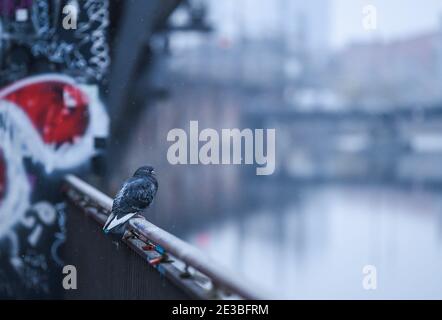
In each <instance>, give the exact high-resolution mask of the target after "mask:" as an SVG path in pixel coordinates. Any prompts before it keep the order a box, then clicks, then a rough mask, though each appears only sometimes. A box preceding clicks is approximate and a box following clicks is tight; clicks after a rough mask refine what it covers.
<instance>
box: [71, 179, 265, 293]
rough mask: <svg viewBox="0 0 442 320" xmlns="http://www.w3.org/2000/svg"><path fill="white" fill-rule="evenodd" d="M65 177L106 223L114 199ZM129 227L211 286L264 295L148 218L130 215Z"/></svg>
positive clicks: (79, 181)
mask: <svg viewBox="0 0 442 320" xmlns="http://www.w3.org/2000/svg"><path fill="white" fill-rule="evenodd" d="M65 181H66V183H67V185H68V186H69V187H71V188H73V189H75V190H76V191H77V192H79V193H81V194H83V195H84V197H86V198H87V202H88V203H89V205H90V202H93V203H95V204H96V205H98V206H99V207H100V208H99V209H100V210H99V212H97V214H95V215H94V218H95V219H96V220H97V221H98V222H99V223H100V224H101V225H104V222H105V219H106V215H105V214H104V213H106V214H108V213H109V212H110V210H111V208H112V199H111V198H110V197H109V196H107V195H106V194H104V193H102V192H101V191H99V190H97V189H95V188H94V187H92V186H91V185H89V184H88V183H86V182H84V181H83V180H81V179H79V178H78V177H76V176H74V175H71V174H69V175H67V176H66V177H65ZM85 201H86V200H85ZM128 229H129V230H131V231H133V232H134V233H135V234H136V235H138V236H140V238H145V239H144V240H147V241H149V242H152V243H154V244H156V245H159V246H160V247H162V248H163V249H164V250H165V253H167V255H169V254H170V255H172V256H173V257H174V258H176V259H177V260H179V261H181V262H182V265H184V267H185V270H184V272H187V270H188V267H192V268H193V269H195V270H197V271H198V272H200V273H201V274H203V275H204V276H206V277H208V278H209V279H210V280H211V282H212V286H213V288H212V290H213V289H216V288H220V289H223V290H226V291H227V292H228V293H230V294H233V295H236V296H238V297H239V298H243V299H263V298H264V297H262V296H261V294H258V292H259V291H258V290H256V289H252V286H251V285H250V284H246V282H245V281H244V280H240V279H238V278H237V277H235V276H234V275H233V274H231V273H228V272H226V269H224V268H222V267H221V266H219V265H218V264H217V263H215V262H214V261H212V260H211V259H210V258H209V257H208V256H207V255H206V254H204V253H203V252H202V251H200V250H199V249H197V248H196V247H194V246H191V245H190V244H188V243H186V242H184V241H183V240H181V239H179V238H177V237H176V236H174V235H172V234H170V233H169V232H167V231H165V230H163V229H161V228H159V227H157V226H155V225H154V224H152V223H150V222H148V221H147V220H146V219H144V218H134V219H131V220H130V221H129V226H128ZM133 249H134V250H135V251H137V253H140V250H139V248H138V250H137V248H133Z"/></svg>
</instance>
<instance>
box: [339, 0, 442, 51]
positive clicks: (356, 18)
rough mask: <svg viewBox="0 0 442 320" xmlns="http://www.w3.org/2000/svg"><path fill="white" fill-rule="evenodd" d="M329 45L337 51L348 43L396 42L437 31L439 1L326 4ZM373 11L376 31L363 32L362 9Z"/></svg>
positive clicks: (370, 0) (375, 0) (358, 0)
mask: <svg viewBox="0 0 442 320" xmlns="http://www.w3.org/2000/svg"><path fill="white" fill-rule="evenodd" d="M330 1H332V6H331V10H332V12H331V39H330V40H331V44H332V46H333V47H340V46H342V45H343V44H345V43H348V42H349V41H351V40H361V39H370V38H372V37H378V38H379V37H380V38H384V39H391V38H398V37H404V36H409V35H411V34H418V33H421V32H425V31H428V30H434V29H436V28H437V27H438V23H439V19H440V18H441V17H442V0H330ZM368 4H372V5H374V6H375V7H376V8H377V13H378V15H377V16H378V19H377V20H378V29H377V30H376V31H374V32H373V31H372V32H367V31H365V30H364V29H363V27H362V23H361V21H362V16H363V15H362V8H363V7H364V6H365V5H368Z"/></svg>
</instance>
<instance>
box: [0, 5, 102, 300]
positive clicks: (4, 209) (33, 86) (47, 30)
mask: <svg viewBox="0 0 442 320" xmlns="http://www.w3.org/2000/svg"><path fill="white" fill-rule="evenodd" d="M67 4H73V5H75V6H76V7H78V17H77V18H78V19H77V21H76V22H77V28H76V29H70V30H65V29H64V28H63V26H62V21H63V17H64V15H63V7H64V6H65V5H67ZM108 27H109V0H84V1H76V0H2V1H0V86H3V88H1V87H0V297H2V296H11V294H12V293H14V295H15V296H16V295H17V293H22V297H27V296H29V294H30V295H31V296H36V297H40V296H41V295H45V296H46V295H48V294H49V295H50V294H51V293H52V291H53V290H52V289H53V287H54V286H55V284H54V283H56V285H58V286H60V281H59V280H60V279H56V280H54V279H52V278H53V276H52V277H50V276H49V274H54V273H58V271H59V269H60V268H61V266H62V265H64V263H63V259H62V251H63V250H62V247H63V243H64V242H65V240H66V223H67V221H66V219H67V217H66V212H65V210H66V208H65V207H64V205H63V203H62V199H61V197H60V192H59V189H60V182H61V177H62V175H63V174H64V173H65V172H67V171H73V170H75V171H77V170H87V169H88V167H87V166H88V165H90V160H91V158H92V157H95V156H96V155H97V154H99V152H100V150H97V147H96V145H97V141H99V142H100V145H102V143H101V142H102V139H105V138H106V137H107V135H108V126H109V123H108V122H109V119H108V115H107V113H106V111H105V108H104V106H103V104H102V103H101V101H100V99H99V89H98V88H99V86H100V85H102V84H103V80H104V79H105V76H106V73H107V71H108V67H109V64H110V55H109V47H108V35H107V31H108ZM61 74H63V75H61ZM57 268H58V269H57ZM54 270H55V271H56V272H54ZM57 270H58V271H57ZM60 274H61V272H60ZM51 282H52V284H51Z"/></svg>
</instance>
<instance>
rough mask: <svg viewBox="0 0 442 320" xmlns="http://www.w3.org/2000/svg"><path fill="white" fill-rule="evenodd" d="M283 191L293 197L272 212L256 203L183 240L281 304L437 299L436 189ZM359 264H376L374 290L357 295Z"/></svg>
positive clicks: (439, 236) (440, 289)
mask: <svg viewBox="0 0 442 320" xmlns="http://www.w3.org/2000/svg"><path fill="white" fill-rule="evenodd" d="M287 188H290V187H287ZM291 190H292V191H293V195H294V196H295V197H294V199H293V197H292V200H291V201H289V202H288V203H286V204H284V205H283V206H282V207H281V208H278V209H277V210H274V209H271V206H268V205H267V206H266V205H265V204H263V205H262V206H260V207H259V208H257V209H255V210H254V211H253V212H248V213H235V214H233V215H232V216H236V217H237V218H236V219H232V218H230V219H225V220H223V221H222V222H217V223H213V224H209V225H206V226H200V228H199V230H197V231H194V232H190V233H187V234H186V235H185V238H186V239H187V240H189V241H190V242H192V243H194V244H195V245H197V246H199V247H200V248H202V249H203V250H204V251H205V252H207V253H208V254H209V255H211V256H212V257H213V258H214V259H215V260H218V261H220V262H221V263H223V264H225V265H227V266H228V267H230V269H232V270H235V272H239V273H241V274H243V275H244V276H246V277H248V278H250V279H251V280H253V281H255V282H256V283H259V284H261V285H263V286H265V287H266V288H269V289H270V290H271V291H272V292H273V293H274V294H275V295H277V296H279V297H282V298H301V299H303V298H333V299H336V298H337V299H339V298H352V299H353V298H354V299H358V298H369V299H371V298H373V299H377V298H442V286H441V284H442V280H440V277H438V276H437V275H438V273H439V272H440V270H441V268H442V246H441V244H442V198H441V197H440V195H439V191H435V190H414V189H410V188H402V187H393V186H373V185H371V186H366V185H365V186H364V185H357V186H356V185H339V184H323V185H310V186H302V187H299V188H294V187H292V188H291ZM238 217H240V218H238ZM364 265H374V266H376V268H377V276H378V281H377V285H378V288H377V290H371V291H367V290H364V289H363V287H362V279H363V274H362V268H363V266H364Z"/></svg>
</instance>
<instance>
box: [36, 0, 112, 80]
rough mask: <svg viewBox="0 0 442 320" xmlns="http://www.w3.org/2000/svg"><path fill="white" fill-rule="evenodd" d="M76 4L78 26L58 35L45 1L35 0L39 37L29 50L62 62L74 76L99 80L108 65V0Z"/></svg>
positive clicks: (52, 60) (94, 0)
mask: <svg viewBox="0 0 442 320" xmlns="http://www.w3.org/2000/svg"><path fill="white" fill-rule="evenodd" d="M77 6H78V13H79V14H78V20H79V21H78V27H77V28H75V29H73V30H69V32H65V33H61V34H60V33H56V28H55V27H54V26H51V25H50V19H49V17H50V14H51V13H50V7H49V6H48V4H47V1H44V0H36V1H35V6H34V7H35V9H34V10H33V21H34V26H35V29H36V32H37V34H38V35H40V38H39V40H38V41H34V42H33V43H32V46H31V50H32V53H33V55H34V56H36V57H38V56H45V57H46V58H48V59H49V60H50V61H51V62H54V63H61V64H65V65H66V67H67V69H68V70H69V71H71V72H72V73H74V74H77V77H81V78H82V79H85V80H88V79H93V80H96V81H101V80H102V79H103V77H104V76H105V74H106V71H107V70H108V67H109V65H110V54H109V47H108V43H107V28H108V26H109V2H108V0H86V1H82V2H78V3H77ZM79 71H81V72H80V73H79Z"/></svg>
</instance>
